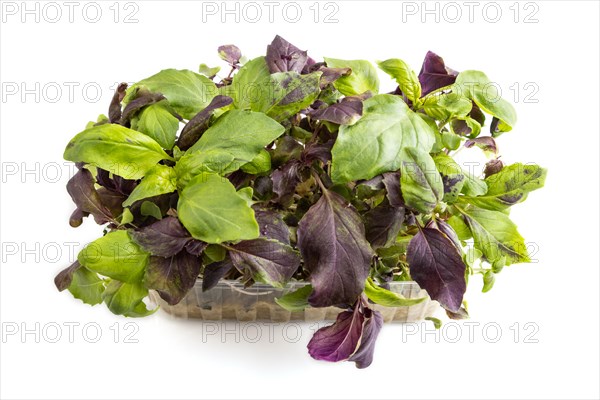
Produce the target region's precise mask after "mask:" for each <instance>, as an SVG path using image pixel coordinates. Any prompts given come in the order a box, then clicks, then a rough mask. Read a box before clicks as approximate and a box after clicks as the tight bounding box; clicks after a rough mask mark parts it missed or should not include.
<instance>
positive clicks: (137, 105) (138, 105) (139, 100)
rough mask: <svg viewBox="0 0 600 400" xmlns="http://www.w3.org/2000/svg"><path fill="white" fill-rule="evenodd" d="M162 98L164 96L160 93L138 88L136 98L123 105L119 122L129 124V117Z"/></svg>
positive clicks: (124, 124)
mask: <svg viewBox="0 0 600 400" xmlns="http://www.w3.org/2000/svg"><path fill="white" fill-rule="evenodd" d="M164 99H165V96H163V95H162V94H160V93H151V92H149V91H147V90H145V89H140V90H138V92H137V96H136V98H135V99H133V100H131V101H130V102H129V103H127V105H126V106H125V109H124V110H123V114H122V115H121V120H120V121H119V123H120V124H121V125H123V126H129V121H131V118H133V117H134V116H135V114H137V113H138V112H139V111H140V110H141V109H142V108H144V107H146V106H148V105H150V104H154V103H158V102H159V101H161V100H164Z"/></svg>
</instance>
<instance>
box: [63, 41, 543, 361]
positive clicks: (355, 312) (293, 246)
mask: <svg viewBox="0 0 600 400" xmlns="http://www.w3.org/2000/svg"><path fill="white" fill-rule="evenodd" d="M219 55H220V57H221V58H222V59H223V60H224V61H225V62H226V63H227V65H228V71H229V72H228V73H227V71H225V72H226V73H227V75H226V76H225V74H223V75H219V72H220V68H219V67H216V68H211V67H208V66H207V65H204V64H202V65H200V68H199V72H193V71H190V70H176V69H166V70H163V71H161V72H159V73H157V74H156V75H153V76H151V77H149V78H146V79H143V80H141V81H139V82H137V83H136V84H134V85H133V86H131V87H128V85H126V84H121V85H120V86H119V87H118V88H117V90H116V92H115V94H114V97H113V99H112V102H111V104H110V107H109V110H108V116H105V115H101V116H100V117H99V118H98V119H97V121H95V122H90V123H89V124H88V126H87V127H86V129H85V130H84V131H83V132H81V133H79V134H77V135H76V136H75V137H74V138H73V139H72V140H71V141H70V142H69V143H68V145H67V147H66V149H65V152H64V158H65V159H66V160H70V161H73V162H75V163H77V166H78V172H77V173H76V175H75V176H74V177H73V178H72V179H71V180H70V181H69V182H68V185H67V190H68V193H69V194H70V196H71V198H72V200H73V201H74V203H75V204H76V206H77V208H76V210H75V211H74V212H73V214H72V215H71V218H70V224H71V226H74V227H76V226H79V225H80V224H81V223H82V221H83V218H84V217H87V216H90V215H91V216H92V217H93V218H94V220H95V222H96V223H97V224H100V225H103V226H104V227H105V228H104V235H103V236H102V237H101V238H99V239H97V240H96V241H94V242H92V243H90V244H89V245H88V246H87V247H86V248H85V249H84V250H82V251H81V252H80V253H79V255H78V258H77V261H76V262H75V263H73V265H71V266H70V267H69V268H67V269H65V270H64V271H62V272H60V274H59V275H58V276H57V277H56V280H55V282H56V285H57V287H58V288H59V290H64V289H68V290H69V291H70V292H71V293H72V294H73V296H75V297H76V298H78V299H81V300H82V301H84V302H85V303H88V304H92V305H94V304H99V303H102V302H103V303H105V304H106V306H107V307H108V308H109V309H110V311H112V312H113V313H115V314H119V315H124V316H127V317H142V316H146V315H149V314H152V313H153V312H154V311H155V310H150V309H148V307H147V305H146V303H144V299H145V298H146V296H147V295H148V291H149V290H155V291H157V292H158V293H159V294H160V296H161V297H162V298H163V299H164V300H165V301H166V302H168V303H169V304H177V303H179V302H180V301H181V300H182V299H183V298H184V297H185V296H186V294H187V293H188V292H189V291H190V290H191V289H192V287H193V286H194V284H195V283H196V280H197V279H198V277H201V278H202V285H203V290H210V289H211V288H212V287H214V286H215V285H216V284H217V282H219V281H220V280H221V279H236V280H240V281H241V282H243V283H244V284H245V285H247V286H250V285H252V284H253V283H254V282H262V283H266V284H269V285H272V286H274V287H284V286H285V285H286V283H287V282H288V281H290V280H298V281H306V282H308V283H309V284H307V285H306V286H304V287H302V288H301V289H299V290H297V291H295V292H292V293H289V294H286V295H285V296H283V297H281V298H279V299H278V303H279V304H280V305H281V306H282V307H285V308H288V309H293V310H298V309H302V308H304V307H307V306H311V307H327V306H338V307H340V314H339V316H338V317H337V320H336V321H335V323H333V324H332V325H330V326H327V327H325V328H322V329H320V330H319V331H318V332H316V333H315V335H314V337H313V338H312V340H311V341H310V343H309V346H308V347H309V353H310V355H311V356H312V357H314V358H316V359H320V360H327V361H340V360H350V361H354V362H356V365H357V366H358V367H361V368H362V367H366V366H368V365H369V364H370V363H371V361H372V358H373V349H374V344H375V340H376V338H377V335H378V333H379V331H380V329H381V326H382V323H383V319H382V317H381V314H380V313H379V312H378V311H376V310H374V309H373V304H374V303H376V304H381V305H383V306H406V305H408V304H409V303H410V301H409V300H408V299H404V298H402V297H401V296H399V295H398V294H395V293H393V292H392V291H390V290H388V289H389V286H388V285H389V282H392V281H410V280H414V281H416V282H417V283H418V284H419V285H420V286H421V287H422V288H423V289H425V290H426V291H427V293H428V294H429V296H430V297H431V298H432V299H433V300H437V301H438V302H439V304H440V305H441V306H442V307H443V308H445V309H446V310H447V313H448V315H449V316H450V317H452V318H464V317H466V316H467V315H468V314H467V309H466V306H465V303H464V300H463V296H464V293H465V290H466V287H467V282H468V280H469V277H470V276H472V275H481V276H482V277H483V290H484V291H487V290H489V289H490V288H491V287H492V285H493V283H494V279H495V275H496V274H497V273H498V272H500V271H501V270H502V268H503V267H504V266H507V265H511V264H515V263H522V262H528V261H529V256H528V253H527V249H526V245H525V242H524V239H523V237H521V235H520V234H519V233H518V231H517V228H516V226H515V224H514V223H513V222H512V221H511V220H510V218H509V211H510V209H511V207H512V206H513V205H515V204H518V203H520V202H522V201H523V200H525V198H526V197H527V195H528V193H529V192H531V191H533V190H535V189H538V188H540V187H541V186H543V183H544V179H545V174H546V172H545V170H544V169H542V168H540V167H538V166H536V165H524V164H520V163H517V164H512V165H503V163H502V161H500V159H499V158H498V148H497V145H496V138H497V137H498V136H499V135H500V134H502V133H504V132H508V131H510V130H511V129H512V127H513V126H514V124H515V122H516V115H515V111H514V109H513V107H512V106H511V105H510V104H509V103H508V102H506V101H505V100H503V99H501V98H498V97H497V96H493V95H490V88H491V87H493V85H491V82H490V80H489V79H488V78H487V76H486V75H485V74H484V73H482V72H479V71H472V70H469V71H462V72H456V71H453V70H452V69H450V68H448V67H446V66H445V64H444V61H443V59H442V58H441V57H439V56H438V55H436V54H434V53H432V52H429V53H427V55H426V57H425V61H424V63H423V66H422V68H421V71H420V73H419V74H418V75H417V74H416V73H415V72H413V70H412V69H411V68H410V67H409V66H408V65H407V64H406V63H405V62H403V61H402V60H400V59H395V58H394V59H389V60H385V61H381V62H378V63H377V65H378V67H379V68H380V69H381V70H382V71H383V72H385V73H386V74H388V75H389V76H391V77H392V78H393V79H394V80H395V81H396V83H397V87H396V88H395V89H394V90H393V91H391V92H390V93H380V87H379V85H380V82H379V78H378V72H377V70H376V68H375V67H374V66H373V65H372V64H371V63H370V62H368V61H364V60H341V59H335V58H325V59H324V61H322V62H317V61H315V60H314V59H312V58H310V57H309V56H308V55H307V52H306V51H302V50H300V49H299V48H297V47H295V46H294V45H292V44H290V43H289V42H287V41H286V40H284V39H283V38H281V37H279V36H277V37H276V38H275V39H274V40H273V42H272V43H271V44H270V45H269V46H267V52H266V56H261V57H257V58H253V59H250V60H247V59H245V58H244V57H242V54H241V52H240V50H239V49H238V48H237V47H236V46H233V45H227V46H221V47H220V48H219ZM390 89H393V88H390ZM486 120H487V122H488V125H489V132H490V134H489V135H484V134H483V128H482V127H483V126H484V125H485V122H486ZM461 148H474V149H478V150H477V151H484V152H485V153H486V154H487V155H488V156H489V159H490V160H489V162H488V163H487V164H486V166H485V170H484V171H483V177H479V176H475V175H474V174H471V173H469V172H467V171H465V170H463V169H462V168H461V166H460V165H459V164H458V163H457V162H456V161H455V160H454V159H453V156H452V155H453V154H454V152H456V151H457V150H458V149H461ZM472 151H475V150H472Z"/></svg>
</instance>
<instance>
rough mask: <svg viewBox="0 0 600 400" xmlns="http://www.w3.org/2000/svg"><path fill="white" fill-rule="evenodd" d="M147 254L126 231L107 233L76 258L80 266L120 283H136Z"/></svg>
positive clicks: (146, 261) (144, 266) (142, 270)
mask: <svg viewBox="0 0 600 400" xmlns="http://www.w3.org/2000/svg"><path fill="white" fill-rule="evenodd" d="M148 257H149V254H148V253H146V252H145V251H144V250H142V249H141V247H140V246H138V245H137V244H136V243H135V242H134V241H133V240H132V239H131V237H130V236H129V233H128V232H127V231H123V230H119V231H113V232H110V233H107V234H106V235H105V236H103V237H101V238H100V239H96V240H95V241H93V242H92V243H90V244H88V245H87V246H86V247H85V248H84V249H83V250H82V251H81V252H80V253H79V255H78V256H77V260H78V261H79V263H80V264H81V265H83V266H84V267H86V268H88V269H90V270H91V271H94V272H97V273H99V274H100V275H104V276H108V277H109V278H113V279H117V280H119V281H122V282H137V281H138V280H140V279H141V276H143V274H144V269H145V268H146V264H147V263H148Z"/></svg>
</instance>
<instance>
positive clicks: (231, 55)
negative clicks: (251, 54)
mask: <svg viewBox="0 0 600 400" xmlns="http://www.w3.org/2000/svg"><path fill="white" fill-rule="evenodd" d="M218 51H219V57H221V59H222V60H223V61H225V62H226V63H228V64H230V65H231V66H233V65H236V64H239V62H240V58H242V51H241V50H240V49H239V47H237V46H235V45H233V44H226V45H223V46H219V49H218Z"/></svg>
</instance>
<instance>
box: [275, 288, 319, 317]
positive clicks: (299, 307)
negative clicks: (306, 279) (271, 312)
mask: <svg viewBox="0 0 600 400" xmlns="http://www.w3.org/2000/svg"><path fill="white" fill-rule="evenodd" d="M311 293H312V286H311V285H305V286H302V287H300V288H298V289H296V290H294V291H293V292H289V293H286V294H284V295H283V296H281V297H279V298H277V297H276V298H275V303H277V304H279V305H280V306H281V307H283V308H284V309H286V310H288V311H291V312H294V311H303V310H304V309H305V308H306V307H308V306H309V304H308V297H309V296H310V294H311Z"/></svg>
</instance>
